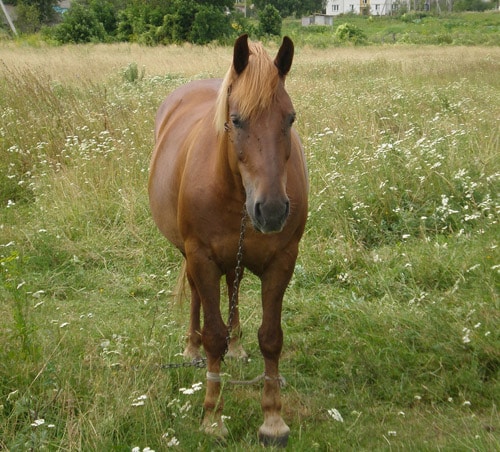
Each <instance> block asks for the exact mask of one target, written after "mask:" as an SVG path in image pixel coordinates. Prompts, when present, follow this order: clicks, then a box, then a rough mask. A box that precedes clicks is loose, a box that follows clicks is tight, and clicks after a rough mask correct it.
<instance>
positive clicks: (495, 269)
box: [0, 43, 500, 451]
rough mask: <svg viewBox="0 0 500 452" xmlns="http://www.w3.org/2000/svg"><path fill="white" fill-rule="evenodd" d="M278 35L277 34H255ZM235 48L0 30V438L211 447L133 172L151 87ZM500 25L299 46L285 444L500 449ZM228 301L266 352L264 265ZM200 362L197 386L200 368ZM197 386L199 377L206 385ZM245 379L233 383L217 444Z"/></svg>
mask: <svg viewBox="0 0 500 452" xmlns="http://www.w3.org/2000/svg"><path fill="white" fill-rule="evenodd" d="M269 46H270V52H272V53H274V52H276V50H277V46H276V45H274V44H269ZM230 59H231V49H230V48H220V47H207V48H198V47H190V46H178V47H162V48H143V47H138V46H129V45H97V46H85V47H83V46H82V47H78V46H70V47H61V48H50V47H45V46H40V47H38V48H33V47H30V46H23V45H19V44H8V43H3V44H2V45H1V47H0V114H1V122H0V155H1V159H0V263H1V266H0V275H1V276H0V278H1V279H0V300H1V302H0V344H1V347H0V450H10V451H23V450H89V451H90V450H101V451H105V450H106V451H107V450H117V451H122V450H123V451H127V450H129V451H130V450H132V449H133V448H138V449H136V450H141V451H142V450H144V449H146V450H147V448H150V449H153V450H156V451H159V450H165V449H168V448H170V447H177V448H178V449H179V450H186V451H190V450H218V449H223V447H222V446H220V445H218V444H216V443H214V442H213V440H212V439H211V438H209V437H207V436H205V435H204V434H203V433H201V432H200V431H199V424H200V420H201V415H202V413H201V407H202V401H203V392H204V390H203V389H204V380H205V377H204V375H205V371H204V370H199V369H194V368H180V369H173V370H166V369H162V368H161V366H160V365H161V364H164V363H170V362H177V363H181V362H182V357H181V356H179V353H180V352H181V351H182V349H183V344H184V341H185V336H184V335H185V332H186V329H187V315H188V304H187V303H185V304H184V305H181V306H179V305H177V304H175V303H174V301H173V299H172V296H171V291H172V289H173V287H174V285H175V282H176V278H177V272H178V269H179V264H180V256H179V254H178V253H177V252H176V251H175V250H174V249H173V248H172V247H171V246H169V245H168V244H167V243H166V241H165V240H164V239H163V238H162V237H161V236H160V234H159V232H158V231H157V230H156V228H155V226H154V224H153V222H152V219H151V217H150V214H149V208H148V201H147V192H146V183H147V174H148V163H149V157H150V154H151V151H152V146H153V133H152V130H153V118H154V115H155V111H156V109H157V107H158V105H159V104H160V102H161V100H162V99H163V98H164V97H165V96H166V95H167V94H168V93H169V92H170V91H172V90H173V89H174V88H175V87H177V86H179V85H181V84H183V83H185V82H187V81H189V80H192V79H196V78H205V77H219V76H222V75H223V74H224V72H225V70H226V69H227V67H228V65H229V63H230ZM499 73H500V47H433V46H428V47H418V46H399V45H395V46H391V47H388V46H372V47H360V48H358V47H356V48H325V49H318V48H311V47H308V46H299V47H298V48H297V49H296V59H295V64H294V66H293V67H292V72H291V75H290V77H289V78H288V81H287V84H288V89H289V92H290V94H291V96H292V99H293V101H294V104H295V108H296V110H297V129H298V131H299V133H300V135H301V137H302V139H303V143H304V146H305V151H306V155H307V160H308V165H309V172H310V179H311V193H310V214H309V220H308V225H307V229H306V233H305V236H304V239H303V242H302V246H301V254H300V256H299V260H298V263H297V268H296V271H295V275H294V278H293V280H292V283H291V285H290V287H289V289H288V291H287V294H286V300H285V303H284V310H283V328H284V333H285V345H284V351H283V357H282V361H281V372H282V374H283V375H284V377H285V378H286V379H287V382H288V385H287V387H286V388H285V389H284V390H283V404H284V408H283V415H284V418H285V421H286V422H287V423H288V424H289V425H290V427H291V429H292V433H291V437H290V441H289V446H288V448H289V450H295V451H309V450H321V451H377V450H380V451H382V450H415V451H417V450H418V451H434V450H443V451H492V450H498V449H500V440H499V437H500V433H499V429H500V425H499V421H498V419H499V413H498V404H499V401H500V400H499V395H500V388H499V384H498V376H499V375H498V372H499V366H500V338H499V329H498V325H499V324H500V316H499V293H498V288H499V278H500V275H499V273H500V262H499V250H498V245H499V243H498V239H499V225H498V220H499V218H498V216H499V206H500V203H499V198H498V194H499V177H500V161H499V152H498V151H499V149H500V128H499V119H500V77H498V74H499ZM240 306H241V313H242V319H243V330H244V338H243V341H244V345H245V347H246V349H247V351H248V352H249V353H250V356H251V359H250V361H249V363H246V364H243V363H238V362H228V363H227V364H226V366H225V371H226V372H227V375H228V376H227V377H225V378H228V379H229V375H230V376H231V377H232V378H236V379H243V378H253V377H254V376H256V375H258V374H260V373H261V372H262V360H261V358H260V352H259V349H258V344H257V338H256V332H257V328H258V326H259V323H260V302H259V284H258V281H257V280H256V279H255V278H253V277H251V276H250V275H247V279H246V280H245V281H244V283H243V285H242V295H241V301H240ZM200 383H201V385H200ZM199 388H201V390H198V389H199ZM259 389H260V388H259V386H254V387H235V386H231V385H229V384H225V388H224V393H225V401H226V407H225V414H226V416H228V419H227V420H226V425H227V427H228V429H229V432H230V434H229V438H228V441H227V444H226V447H227V449H228V450H234V451H243V450H245V451H247V450H257V449H259V448H260V447H259V445H258V441H257V434H256V433H257V429H258V426H259V425H260V424H261V422H262V415H261V410H260V390H259Z"/></svg>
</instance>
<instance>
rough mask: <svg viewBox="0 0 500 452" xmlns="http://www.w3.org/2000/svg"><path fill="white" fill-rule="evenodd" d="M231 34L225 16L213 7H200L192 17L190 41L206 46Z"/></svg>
mask: <svg viewBox="0 0 500 452" xmlns="http://www.w3.org/2000/svg"><path fill="white" fill-rule="evenodd" d="M230 34H231V25H230V24H229V19H228V17H227V15H226V14H224V13H223V12H222V11H221V10H220V9H219V8H216V7H215V6H200V8H199V9H198V12H197V13H196V15H195V17H194V22H193V26H192V29H191V33H190V41H192V42H194V43H195V44H207V43H209V42H211V41H214V40H216V39H221V38H225V37H227V36H229V35H230Z"/></svg>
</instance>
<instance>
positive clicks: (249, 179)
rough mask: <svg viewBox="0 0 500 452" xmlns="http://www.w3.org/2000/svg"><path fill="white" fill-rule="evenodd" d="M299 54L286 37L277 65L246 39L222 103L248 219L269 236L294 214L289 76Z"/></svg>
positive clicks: (240, 45)
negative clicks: (290, 178) (290, 194)
mask: <svg viewBox="0 0 500 452" xmlns="http://www.w3.org/2000/svg"><path fill="white" fill-rule="evenodd" d="M293 53H294V47H293V43H292V41H291V40H290V39H289V38H288V37H285V38H284V39H283V43H282V44H281V47H280V49H279V51H278V54H277V56H276V58H275V59H274V61H273V60H271V58H270V57H269V56H268V55H267V53H266V52H265V51H264V49H263V48H262V46H261V45H260V44H255V43H249V41H248V36H247V35H243V36H241V37H240V38H238V40H237V41H236V43H235V46H234V54H233V64H232V66H231V68H230V70H229V72H228V74H227V75H226V78H225V79H224V81H223V84H222V88H221V93H220V96H219V99H218V109H219V113H220V114H222V115H223V117H224V125H223V128H224V131H225V133H227V134H228V138H229V139H228V152H229V154H230V156H229V161H230V162H231V163H230V164H231V167H232V170H233V172H235V173H236V174H238V175H239V176H240V177H241V182H242V185H243V187H244V190H245V194H246V202H245V206H246V209H247V212H248V215H249V217H250V219H251V221H252V223H253V225H254V227H255V229H257V230H258V231H260V232H263V233H273V232H280V231H281V230H282V229H283V227H284V225H285V222H286V219H287V217H288V214H289V212H290V200H289V199H288V196H287V193H286V183H287V171H286V165H287V161H288V158H289V157H290V152H291V145H292V130H291V129H292V124H293V122H294V120H295V111H294V109H293V105H292V102H291V100H290V97H289V95H288V93H287V92H286V90H285V77H286V75H287V74H288V72H289V70H290V67H291V65H292V60H293ZM221 97H222V99H221Z"/></svg>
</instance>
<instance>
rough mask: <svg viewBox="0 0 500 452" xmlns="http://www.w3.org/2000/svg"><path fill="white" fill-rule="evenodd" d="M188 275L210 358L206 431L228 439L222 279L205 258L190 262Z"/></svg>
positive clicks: (194, 256)
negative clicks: (200, 311)
mask: <svg viewBox="0 0 500 452" xmlns="http://www.w3.org/2000/svg"><path fill="white" fill-rule="evenodd" d="M187 276H188V281H189V285H190V287H191V291H192V293H196V296H195V297H197V299H198V300H199V301H200V302H201V306H202V308H203V328H202V330H201V341H202V343H203V348H204V349H205V353H206V356H207V390H206V393H205V400H204V403H203V406H204V410H205V415H204V418H203V421H202V428H203V430H204V431H205V432H206V433H210V434H213V435H215V436H220V437H224V436H226V435H227V433H228V431H227V429H226V427H225V426H224V423H223V421H222V409H223V406H224V401H223V398H222V394H221V379H220V376H219V375H220V366H221V357H222V354H223V352H224V350H225V347H226V339H227V332H228V331H227V327H226V325H225V324H224V321H223V320H222V316H221V312H220V278H221V276H222V275H221V272H220V271H219V269H218V267H217V266H216V265H215V264H214V263H213V261H211V260H210V259H209V258H207V257H206V256H204V255H198V254H197V255H193V256H191V257H190V256H189V255H188V259H187Z"/></svg>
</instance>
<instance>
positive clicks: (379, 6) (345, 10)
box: [326, 0, 406, 16]
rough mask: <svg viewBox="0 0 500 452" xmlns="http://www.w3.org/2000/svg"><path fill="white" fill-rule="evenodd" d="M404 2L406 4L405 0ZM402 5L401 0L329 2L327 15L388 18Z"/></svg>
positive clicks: (342, 0)
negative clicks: (361, 15)
mask: <svg viewBox="0 0 500 452" xmlns="http://www.w3.org/2000/svg"><path fill="white" fill-rule="evenodd" d="M403 2H404V3H406V1H405V0H403ZM401 4H402V1H401V0H327V2H326V14H328V15H332V16H338V15H339V14H349V13H350V14H363V15H372V16H387V15H390V14H392V13H393V12H394V11H397V10H398V8H399V6H400V5H401Z"/></svg>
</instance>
